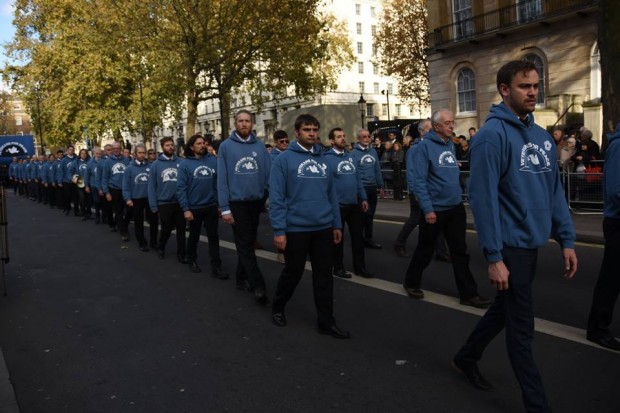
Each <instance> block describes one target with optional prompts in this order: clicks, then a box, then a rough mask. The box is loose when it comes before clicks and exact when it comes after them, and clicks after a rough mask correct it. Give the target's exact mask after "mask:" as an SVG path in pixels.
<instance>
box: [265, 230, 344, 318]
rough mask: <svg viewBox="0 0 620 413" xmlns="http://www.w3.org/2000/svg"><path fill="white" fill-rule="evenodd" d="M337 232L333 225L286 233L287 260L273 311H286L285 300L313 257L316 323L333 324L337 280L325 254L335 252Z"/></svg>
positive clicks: (287, 299)
mask: <svg viewBox="0 0 620 413" xmlns="http://www.w3.org/2000/svg"><path fill="white" fill-rule="evenodd" d="M333 246H334V235H333V230H332V229H331V228H328V229H324V230H320V231H310V232H287V233H286V248H285V250H284V258H285V260H286V263H285V264H284V269H283V270H282V273H281V274H280V279H279V280H278V287H277V289H276V294H275V296H274V298H273V307H272V310H273V312H274V313H277V312H284V307H285V306H286V303H287V302H288V301H289V300H290V299H291V297H292V296H293V293H294V292H295V288H296V287H297V284H299V281H300V280H301V276H302V275H303V273H304V270H305V266H306V258H307V257H308V255H309V256H310V263H311V264H312V289H313V291H314V305H315V306H316V312H317V316H318V318H317V323H318V325H319V326H320V327H324V328H327V327H330V326H332V325H333V324H334V279H333V277H332V263H331V261H330V260H326V259H325V257H330V256H332V254H333V251H332V249H333Z"/></svg>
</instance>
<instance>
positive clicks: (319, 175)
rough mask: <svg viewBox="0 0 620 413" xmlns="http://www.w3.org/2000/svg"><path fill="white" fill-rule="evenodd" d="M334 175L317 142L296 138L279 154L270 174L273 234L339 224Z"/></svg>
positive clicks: (337, 225)
mask: <svg viewBox="0 0 620 413" xmlns="http://www.w3.org/2000/svg"><path fill="white" fill-rule="evenodd" d="M334 175H335V171H333V170H332V169H331V168H330V167H328V166H327V162H326V160H325V155H324V154H323V152H321V147H320V146H319V145H314V148H313V153H310V152H308V151H307V150H305V149H304V148H302V147H301V146H300V145H299V144H298V143H297V142H296V141H295V142H292V143H291V144H290V145H289V147H288V149H287V150H286V151H284V152H283V153H281V154H280V155H278V157H277V158H276V160H275V161H274V163H273V165H272V167H271V173H270V178H269V218H270V219H271V226H272V227H273V232H274V234H275V235H284V234H285V233H286V232H310V231H319V230H323V229H327V228H342V222H341V221H340V208H339V205H338V196H337V195H336V186H335V185H334Z"/></svg>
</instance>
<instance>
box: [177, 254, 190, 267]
mask: <svg viewBox="0 0 620 413" xmlns="http://www.w3.org/2000/svg"><path fill="white" fill-rule="evenodd" d="M177 260H179V262H180V263H181V264H187V263H188V262H189V261H187V257H185V254H183V253H182V252H177Z"/></svg>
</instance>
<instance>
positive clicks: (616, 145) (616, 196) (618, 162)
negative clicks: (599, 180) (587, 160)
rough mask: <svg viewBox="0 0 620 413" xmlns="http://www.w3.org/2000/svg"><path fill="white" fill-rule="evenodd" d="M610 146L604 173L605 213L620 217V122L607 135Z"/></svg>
mask: <svg viewBox="0 0 620 413" xmlns="http://www.w3.org/2000/svg"><path fill="white" fill-rule="evenodd" d="M607 138H608V139H609V146H607V150H606V151H605V169H604V174H603V205H604V207H603V215H604V216H605V217H606V218H613V219H620V123H618V125H617V126H616V132H615V133H614V134H610V135H607Z"/></svg>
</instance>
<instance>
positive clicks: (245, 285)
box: [235, 280, 250, 291]
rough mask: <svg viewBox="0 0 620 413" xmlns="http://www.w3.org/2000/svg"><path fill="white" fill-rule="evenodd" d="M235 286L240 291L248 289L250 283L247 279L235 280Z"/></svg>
mask: <svg viewBox="0 0 620 413" xmlns="http://www.w3.org/2000/svg"><path fill="white" fill-rule="evenodd" d="M235 288H236V289H237V290H241V291H250V284H249V283H248V280H241V281H239V280H237V283H236V284H235Z"/></svg>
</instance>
